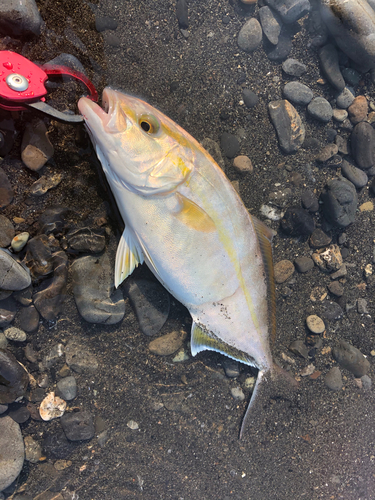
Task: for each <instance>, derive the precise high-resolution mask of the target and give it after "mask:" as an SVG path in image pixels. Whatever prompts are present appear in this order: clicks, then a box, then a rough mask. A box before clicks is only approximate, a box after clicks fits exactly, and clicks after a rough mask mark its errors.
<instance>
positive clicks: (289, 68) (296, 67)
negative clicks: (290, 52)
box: [282, 58, 307, 77]
mask: <svg viewBox="0 0 375 500" xmlns="http://www.w3.org/2000/svg"><path fill="white" fill-rule="evenodd" d="M282 68H283V71H284V72H285V73H286V74H287V75H290V76H296V77H300V76H302V75H303V74H304V73H306V71H307V66H306V65H305V64H303V63H301V62H299V61H297V60H296V59H292V58H290V59H287V60H286V61H284V62H283V64H282Z"/></svg>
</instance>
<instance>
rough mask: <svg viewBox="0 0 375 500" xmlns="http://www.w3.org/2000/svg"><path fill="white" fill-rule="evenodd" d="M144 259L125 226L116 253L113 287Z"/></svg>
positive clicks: (119, 283)
mask: <svg viewBox="0 0 375 500" xmlns="http://www.w3.org/2000/svg"><path fill="white" fill-rule="evenodd" d="M143 261H144V257H143V253H142V250H141V248H140V247H139V245H138V243H137V242H136V241H135V238H134V236H133V234H132V233H131V232H130V230H129V229H128V228H127V227H125V229H124V232H123V233H122V236H121V239H120V242H119V245H118V247H117V253H116V264H115V287H116V288H117V287H118V286H119V285H121V283H122V282H123V281H124V280H125V279H126V278H127V277H128V276H129V275H130V274H131V273H132V272H133V271H134V269H135V268H136V267H137V266H138V265H139V264H142V263H143Z"/></svg>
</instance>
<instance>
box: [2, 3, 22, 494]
mask: <svg viewBox="0 0 375 500" xmlns="http://www.w3.org/2000/svg"><path fill="white" fill-rule="evenodd" d="M0 11H1V8H0ZM0 17H1V16H0ZM0 436H1V448H2V450H3V452H2V453H1V454H0V491H4V490H5V489H6V488H7V487H8V486H10V485H11V484H12V483H13V481H14V480H15V479H16V478H17V477H18V475H19V473H20V472H21V469H22V466H23V461H24V455H25V451H24V442H23V439H22V434H21V429H20V426H19V425H18V424H17V423H16V422H15V421H14V420H13V419H11V418H10V417H8V416H5V417H1V418H0Z"/></svg>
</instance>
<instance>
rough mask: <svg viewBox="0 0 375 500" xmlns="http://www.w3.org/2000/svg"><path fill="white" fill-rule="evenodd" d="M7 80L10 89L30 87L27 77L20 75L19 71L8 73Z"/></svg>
mask: <svg viewBox="0 0 375 500" xmlns="http://www.w3.org/2000/svg"><path fill="white" fill-rule="evenodd" d="M5 82H6V84H7V85H8V87H9V88H10V89H12V90H17V91H18V92H22V91H24V90H27V88H28V87H29V82H28V81H27V78H25V77H24V76H22V75H19V74H18V73H11V74H10V75H8V76H7V77H6V79H5Z"/></svg>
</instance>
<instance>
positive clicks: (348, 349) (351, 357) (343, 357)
mask: <svg viewBox="0 0 375 500" xmlns="http://www.w3.org/2000/svg"><path fill="white" fill-rule="evenodd" d="M333 357H334V359H335V360H336V361H337V362H338V363H339V365H340V366H341V367H342V368H344V369H345V370H348V371H350V372H352V373H353V375H354V376H355V377H357V378H360V377H363V375H366V374H367V372H368V371H369V369H370V363H369V362H368V360H367V358H365V356H364V355H363V354H362V353H361V351H360V350H359V349H357V348H355V347H354V346H352V345H351V344H349V343H348V342H345V341H344V340H341V341H340V343H339V346H338V347H334V348H333Z"/></svg>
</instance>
